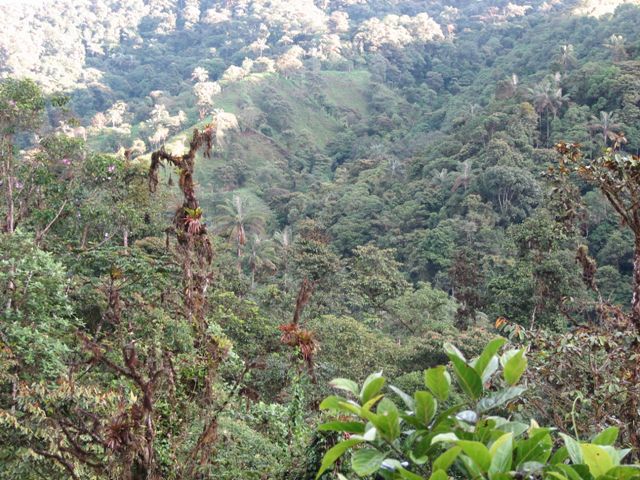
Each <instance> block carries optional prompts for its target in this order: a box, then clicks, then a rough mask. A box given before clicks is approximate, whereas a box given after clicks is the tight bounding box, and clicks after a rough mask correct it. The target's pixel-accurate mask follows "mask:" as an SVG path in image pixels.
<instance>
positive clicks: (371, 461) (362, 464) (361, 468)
mask: <svg viewBox="0 0 640 480" xmlns="http://www.w3.org/2000/svg"><path fill="white" fill-rule="evenodd" d="M384 457H385V454H384V453H382V452H379V451H378V450H375V449H373V448H363V449H360V450H356V452H355V453H354V454H353V456H352V457H351V467H352V468H353V471H354V472H356V474H357V475H358V476H360V477H366V476H368V475H373V474H374V473H376V472H377V471H378V470H379V469H380V467H381V466H382V462H383V461H384Z"/></svg>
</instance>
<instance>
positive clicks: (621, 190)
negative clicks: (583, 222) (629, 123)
mask: <svg viewBox="0 0 640 480" xmlns="http://www.w3.org/2000/svg"><path fill="white" fill-rule="evenodd" d="M619 147H620V144H619V143H618V142H617V141H616V142H614V145H613V147H610V148H608V149H607V151H606V152H605V154H604V155H602V156H600V157H598V158H596V159H593V160H589V159H587V158H585V157H584V155H583V154H582V151H581V150H580V146H579V145H576V144H566V143H559V144H558V145H556V149H557V151H558V152H559V153H560V155H561V158H560V162H559V166H558V171H559V173H560V175H562V176H563V177H567V176H568V175H569V174H575V175H576V176H578V177H579V178H582V179H583V180H585V181H587V182H589V183H591V184H592V185H594V186H595V187H597V188H598V189H599V190H600V191H601V192H602V193H603V194H604V196H605V197H606V198H607V200H608V201H609V203H610V204H611V206H612V207H613V208H614V209H615V211H616V213H617V214H618V216H619V217H620V221H621V222H622V224H623V225H624V226H626V227H627V228H629V229H630V230H631V232H632V233H633V236H634V253H633V294H632V298H631V321H632V322H633V324H634V325H635V328H636V330H637V331H638V332H640V157H637V156H633V155H629V154H627V153H623V152H621V151H620V150H619Z"/></svg>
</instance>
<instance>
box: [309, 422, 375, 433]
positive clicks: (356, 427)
mask: <svg viewBox="0 0 640 480" xmlns="http://www.w3.org/2000/svg"><path fill="white" fill-rule="evenodd" d="M318 430H320V431H331V432H348V433H357V434H362V433H364V423H360V422H338V421H335V422H327V423H323V424H322V425H320V426H319V427H318Z"/></svg>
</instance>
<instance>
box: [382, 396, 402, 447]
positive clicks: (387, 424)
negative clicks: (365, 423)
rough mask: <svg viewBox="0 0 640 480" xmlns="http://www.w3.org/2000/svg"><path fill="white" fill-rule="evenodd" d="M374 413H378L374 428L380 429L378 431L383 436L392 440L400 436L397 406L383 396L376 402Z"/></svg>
mask: <svg viewBox="0 0 640 480" xmlns="http://www.w3.org/2000/svg"><path fill="white" fill-rule="evenodd" d="M376 413H377V414H378V415H377V417H378V418H377V420H378V424H377V425H376V428H378V429H379V430H381V431H380V433H381V434H382V436H383V437H385V438H386V439H387V440H388V441H390V442H393V441H394V440H395V439H396V438H398V437H399V436H400V413H399V412H398V407H396V404H395V403H393V402H392V401H391V400H389V399H388V398H383V399H382V401H380V403H379V404H378V408H377V410H376Z"/></svg>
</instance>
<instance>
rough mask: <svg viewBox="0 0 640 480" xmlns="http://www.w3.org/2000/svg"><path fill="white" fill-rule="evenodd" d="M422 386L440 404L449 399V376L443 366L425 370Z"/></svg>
mask: <svg viewBox="0 0 640 480" xmlns="http://www.w3.org/2000/svg"><path fill="white" fill-rule="evenodd" d="M424 384H425V385H426V387H427V388H428V389H429V390H431V393H433V395H434V396H435V397H436V398H437V399H438V400H440V401H441V402H444V401H445V400H446V399H447V398H448V397H449V388H450V387H451V376H450V375H449V372H447V369H446V368H445V367H444V366H443V365H440V366H439V367H434V368H430V369H429V370H426V371H425V372H424Z"/></svg>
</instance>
